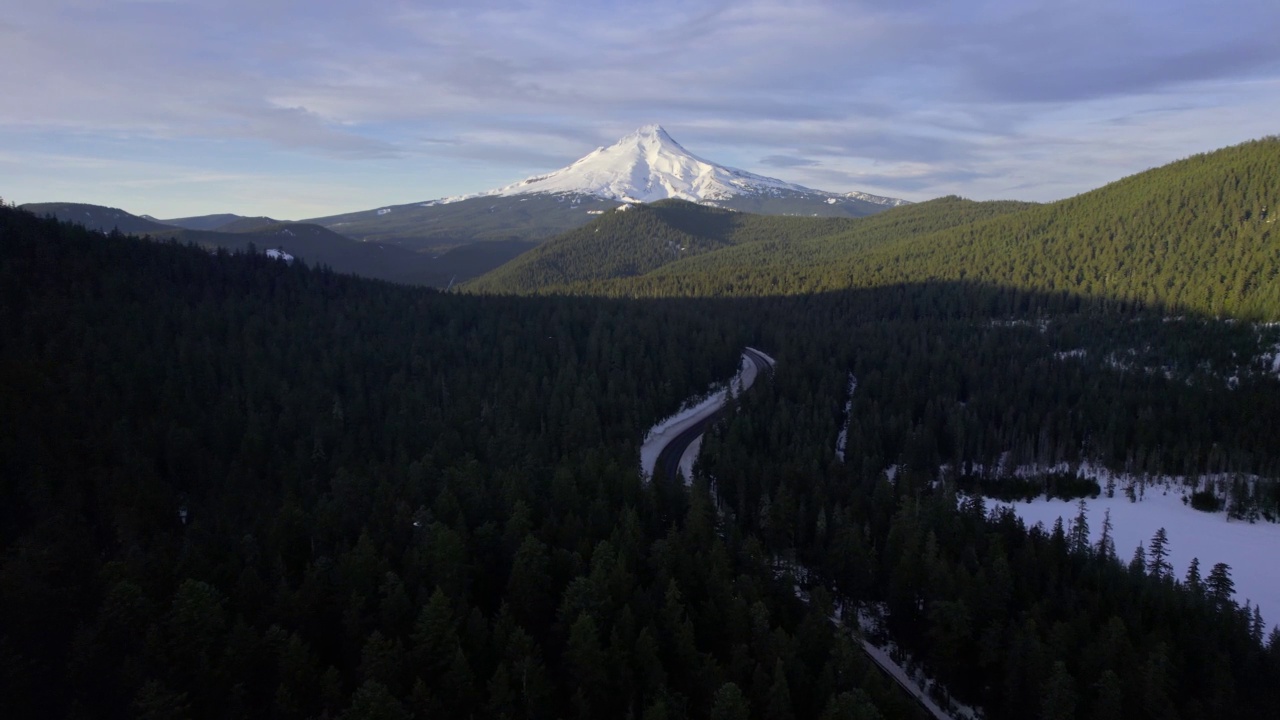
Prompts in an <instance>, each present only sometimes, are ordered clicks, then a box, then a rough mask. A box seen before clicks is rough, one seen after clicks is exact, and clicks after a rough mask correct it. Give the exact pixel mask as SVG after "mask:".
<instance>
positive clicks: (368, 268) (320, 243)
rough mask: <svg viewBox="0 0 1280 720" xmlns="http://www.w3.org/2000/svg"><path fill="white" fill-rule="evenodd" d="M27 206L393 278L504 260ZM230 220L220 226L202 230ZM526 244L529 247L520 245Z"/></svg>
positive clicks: (282, 225)
mask: <svg viewBox="0 0 1280 720" xmlns="http://www.w3.org/2000/svg"><path fill="white" fill-rule="evenodd" d="M22 207H23V209H25V210H28V211H30V212H32V213H34V214H36V215H42V216H43V215H48V216H52V217H55V218H57V219H59V220H63V221H66V222H70V223H75V224H77V225H81V226H83V227H85V228H86V229H89V230H96V231H98V232H103V233H107V232H111V231H113V230H119V231H120V232H122V233H125V234H127V235H141V236H146V237H150V238H152V239H155V240H160V241H166V240H175V241H177V242H182V243H194V244H196V245H200V246H201V247H205V248H226V249H228V250H244V249H247V248H248V247H249V246H250V245H253V246H255V247H256V248H257V250H258V251H259V252H263V251H275V253H276V254H277V255H287V256H289V257H290V258H292V257H298V258H302V259H303V260H305V261H306V262H308V263H310V264H321V265H327V266H329V267H330V268H332V269H334V270H335V271H337V272H343V273H352V274H355V275H361V276H363V277H368V278H373V279H377V280H388V281H391V282H398V283H406V284H414V285H435V286H441V287H443V286H445V285H448V284H449V283H451V282H453V281H454V280H455V279H456V278H458V277H459V276H462V277H472V276H474V275H477V274H479V273H481V272H483V271H484V270H486V269H488V268H491V267H494V266H495V265H499V264H501V260H505V259H506V258H505V256H503V257H502V258H501V259H500V260H498V261H495V260H494V259H493V258H492V257H491V256H489V255H485V254H479V255H476V254H474V253H473V254H458V255H454V254H450V253H446V254H444V255H441V256H437V257H433V256H430V255H425V254H422V253H415V252H412V251H410V250H408V249H406V248H402V247H398V246H395V245H389V244H385V243H378V242H368V243H361V242H356V241H354V240H352V239H351V238H348V237H345V236H343V235H340V234H338V233H336V232H333V231H332V230H329V229H327V228H323V227H321V226H319V225H316V224H313V223H291V222H282V221H279V220H273V219H271V218H266V217H257V218H249V217H242V216H238V215H228V216H216V215H215V216H202V217H198V218H187V219H185V220H188V221H192V222H188V224H189V225H193V226H194V227H179V226H176V225H167V224H164V223H162V222H159V221H156V220H149V219H146V218H143V217H139V216H137V215H133V214H130V213H128V212H126V211H124V210H121V209H119V208H109V207H103V206H100V205H87V204H84V203H32V204H28V205H23V206H22ZM225 218H230V221H229V222H227V223H225V224H222V225H217V227H218V228H219V229H217V230H206V229H201V228H202V227H203V226H208V225H216V221H217V220H220V219H225ZM521 249H526V248H523V247H522V248H521Z"/></svg>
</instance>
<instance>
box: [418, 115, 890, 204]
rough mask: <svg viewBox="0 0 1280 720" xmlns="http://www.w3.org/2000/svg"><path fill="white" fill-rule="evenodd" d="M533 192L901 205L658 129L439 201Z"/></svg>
mask: <svg viewBox="0 0 1280 720" xmlns="http://www.w3.org/2000/svg"><path fill="white" fill-rule="evenodd" d="M533 193H547V194H575V195H589V196H592V197H596V198H600V199H605V200H614V201H617V202H625V203H644V202H653V201H655V200H663V199H666V198H678V199H681V200H689V201H691V202H700V203H710V204H721V203H723V202H725V201H730V200H732V199H733V198H737V197H739V196H744V195H746V196H772V197H780V196H814V195H820V196H823V197H825V198H830V200H829V201H828V204H831V203H833V202H839V201H840V199H842V198H849V199H853V200H859V201H862V202H866V203H871V204H874V205H882V206H884V207H896V206H898V205H901V204H904V203H905V202H906V201H904V200H897V199H894V198H885V197H879V196H876V195H869V194H866V193H860V192H853V193H847V194H841V193H828V192H823V191H820V190H812V189H810V188H807V187H804V186H801V185H795V184H793V183H789V182H785V181H783V180H778V179H776V178H771V177H765V176H763V175H756V174H754V173H749V172H746V171H744V170H736V169H734V168H730V167H725V166H723V165H717V164H716V163H713V162H710V161H707V160H704V159H702V158H700V157H698V156H697V155H694V154H693V153H691V152H689V151H688V150H686V149H684V147H683V146H681V145H680V143H678V142H676V141H675V140H674V139H672V137H671V136H670V135H668V134H667V131H666V130H664V129H662V127H661V126H660V125H646V126H644V127H642V128H640V129H638V130H636V131H635V132H633V133H631V134H629V135H627V136H625V137H623V138H622V139H621V140H619V141H618V142H616V143H614V144H613V145H610V146H609V147H601V148H597V149H596V150H594V151H592V152H591V153H589V154H588V155H586V156H585V157H583V158H581V159H580V160H578V161H576V162H574V163H573V164H572V165H569V166H568V167H565V168H562V169H560V170H556V171H555V172H552V173H548V174H546V175H536V176H534V177H530V178H526V179H524V180H521V181H520V182H517V183H513V184H511V185H507V186H504V187H500V188H497V189H495V190H489V191H487V192H482V193H477V194H474V195H461V196H457V197H449V198H443V199H441V200H438V201H436V203H438V204H447V203H452V202H459V201H462V200H469V199H473V198H484V197H513V196H517V195H529V194H533Z"/></svg>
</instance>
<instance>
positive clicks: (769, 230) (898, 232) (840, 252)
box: [467, 197, 1031, 295]
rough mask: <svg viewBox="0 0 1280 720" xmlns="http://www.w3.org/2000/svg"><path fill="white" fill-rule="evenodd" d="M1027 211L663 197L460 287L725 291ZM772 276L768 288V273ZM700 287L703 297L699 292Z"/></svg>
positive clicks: (963, 203) (942, 202) (794, 287)
mask: <svg viewBox="0 0 1280 720" xmlns="http://www.w3.org/2000/svg"><path fill="white" fill-rule="evenodd" d="M1027 207H1031V205H1030V204H1028V203H1012V202H1002V203H1001V202H997V203H976V202H972V201H968V200H961V199H960V198H955V197H949V198H942V199H939V200H933V201H930V202H926V203H919V204H913V205H905V206H902V207H899V208H894V209H892V210H886V211H884V212H881V213H879V214H877V215H873V216H871V217H865V218H858V219H849V218H806V217H787V216H765V215H753V214H749V213H741V212H730V211H726V210H720V209H716V208H709V207H705V206H702V205H696V204H693V203H688V202H684V201H681V200H663V201H661V202H657V203H652V204H650V205H640V206H634V207H632V208H629V209H627V210H626V211H614V212H612V213H609V214H608V215H606V216H604V217H602V218H601V219H600V220H598V221H596V222H594V223H592V224H590V225H588V226H586V227H584V228H581V229H579V230H575V231H572V232H569V233H565V234H564V235H561V236H560V237H557V238H555V239H553V240H550V241H548V242H547V243H545V244H543V245H542V246H541V247H539V248H537V249H536V250H534V251H532V252H530V253H528V254H527V255H524V256H522V257H519V258H517V259H516V260H514V261H513V262H511V263H509V264H508V265H506V266H503V267H501V268H499V269H498V270H496V271H494V272H492V273H489V274H488V275H486V276H484V277H482V278H480V279H479V280H477V281H474V282H472V283H470V284H469V285H468V286H467V287H468V288H470V289H474V290H476V291H480V292H518V293H529V292H546V291H552V292H556V291H561V292H562V291H566V290H577V291H583V292H591V291H594V290H601V289H604V291H605V292H608V290H607V288H609V287H610V285H609V284H608V283H601V282H600V281H608V280H616V279H622V278H632V277H636V276H643V280H642V282H643V281H647V279H648V278H649V277H651V276H652V277H663V278H665V277H668V276H669V275H670V276H674V277H676V278H678V280H677V281H675V282H676V283H678V285H677V287H676V292H674V293H673V294H682V295H699V294H724V293H723V292H716V291H715V290H716V288H715V287H714V285H715V284H717V283H719V282H721V281H722V280H723V279H724V278H726V277H732V278H741V277H745V276H749V275H750V274H751V273H752V272H754V271H757V270H759V271H761V272H762V273H763V274H769V273H770V268H771V266H773V265H776V264H777V263H778V262H779V260H780V259H785V262H786V263H788V264H789V265H792V266H796V267H800V266H827V265H830V264H832V263H839V262H842V261H844V260H846V259H847V258H849V257H852V256H854V255H856V254H858V253H860V252H864V251H866V250H868V249H870V248H872V247H876V246H878V245H882V244H885V243H888V242H893V241H896V240H901V239H902V238H904V237H909V236H912V235H918V234H921V233H926V232H931V231H936V230H939V229H942V228H947V227H952V226H955V225H959V224H965V223H969V222H973V221H975V220H978V219H983V218H989V217H994V216H996V215H1000V214H1004V213H1009V212H1014V211H1017V210H1022V209H1025V208H1027ZM771 277H772V280H771V281H770V282H771V287H773V288H774V289H775V290H776V287H777V283H776V271H773V272H772V275H771ZM686 279H687V280H689V281H690V283H689V286H688V288H686V287H685V283H684V282H683V281H684V280H686ZM700 287H701V288H704V289H706V290H707V291H704V292H699V288H700ZM787 287H789V288H791V292H802V291H805V290H811V289H814V288H813V287H809V286H806V285H805V284H804V283H803V282H789V283H787ZM757 294H770V293H769V292H761V293H757ZM775 294H776V293H775Z"/></svg>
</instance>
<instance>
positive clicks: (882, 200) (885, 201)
mask: <svg viewBox="0 0 1280 720" xmlns="http://www.w3.org/2000/svg"><path fill="white" fill-rule="evenodd" d="M843 197H847V198H851V199H853V200H862V201H863V202H869V203H875V204H876V205H884V206H885V207H898V206H901V205H910V204H911V201H910V200H901V199H899V198H891V197H884V196H883V195H872V194H871V193H864V192H858V191H857V190H854V191H853V192H847V193H844V194H843Z"/></svg>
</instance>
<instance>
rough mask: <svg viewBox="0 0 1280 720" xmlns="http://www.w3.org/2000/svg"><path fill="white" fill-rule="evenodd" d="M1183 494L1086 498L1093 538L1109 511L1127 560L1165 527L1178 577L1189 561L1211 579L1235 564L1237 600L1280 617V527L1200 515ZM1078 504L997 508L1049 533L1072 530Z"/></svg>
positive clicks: (1160, 490)
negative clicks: (1056, 528)
mask: <svg viewBox="0 0 1280 720" xmlns="http://www.w3.org/2000/svg"><path fill="white" fill-rule="evenodd" d="M1184 494H1187V495H1189V494H1190V490H1189V489H1186V488H1183V487H1180V486H1177V485H1174V486H1163V485H1147V486H1146V488H1145V490H1144V492H1143V494H1142V498H1141V499H1139V500H1137V501H1131V500H1129V499H1128V497H1126V496H1125V493H1123V492H1118V493H1116V495H1115V497H1111V498H1109V497H1106V495H1101V496H1099V497H1097V498H1094V499H1092V500H1090V499H1087V498H1086V499H1085V508H1086V513H1087V518H1088V523H1089V535H1090V539H1091V541H1092V542H1093V543H1094V544H1095V545H1096V544H1097V542H1098V539H1099V538H1100V537H1101V536H1102V524H1103V516H1104V514H1105V513H1106V512H1107V511H1108V510H1109V511H1110V512H1111V524H1112V529H1111V534H1112V537H1113V538H1114V539H1115V546H1116V554H1117V556H1119V558H1120V559H1121V560H1122V561H1125V562H1128V560H1129V558H1131V557H1132V556H1133V551H1134V549H1135V548H1137V547H1138V545H1139V544H1140V543H1141V544H1142V545H1143V547H1144V548H1145V547H1146V546H1147V545H1149V544H1150V543H1151V537H1152V536H1153V535H1155V534H1156V530H1159V529H1160V528H1164V529H1165V530H1166V532H1168V534H1169V545H1168V548H1169V558H1168V560H1169V563H1170V564H1171V565H1172V566H1173V573H1174V576H1175V577H1176V578H1178V579H1179V580H1181V579H1183V578H1184V577H1185V576H1186V572H1187V566H1188V565H1190V563H1191V558H1199V559H1200V572H1201V574H1202V575H1207V574H1208V572H1209V570H1210V569H1211V568H1212V567H1213V565H1214V564H1215V563H1220V562H1224V563H1226V564H1228V565H1230V566H1231V579H1232V580H1234V581H1235V585H1236V595H1235V597H1236V601H1237V602H1239V603H1240V604H1241V605H1242V606H1243V605H1244V603H1245V601H1246V600H1248V601H1251V602H1252V603H1253V604H1254V605H1259V606H1261V608H1262V611H1263V614H1264V616H1266V614H1267V613H1270V614H1271V617H1276V616H1277V612H1278V611H1280V572H1276V558H1277V557H1280V524H1276V523H1268V522H1260V523H1249V522H1246V521H1243V520H1230V519H1228V516H1227V514H1226V513H1225V512H1218V513H1208V512H1201V511H1199V510H1195V509H1193V508H1192V507H1191V506H1190V505H1189V504H1185V503H1184V502H1183V498H1184ZM1077 502H1078V501H1076V500H1071V501H1066V500H1047V499H1044V498H1040V499H1037V500H1033V501H1031V502H1012V503H996V504H995V507H1010V508H1013V511H1014V512H1015V513H1017V514H1018V517H1020V518H1022V520H1023V521H1024V522H1025V523H1027V525H1028V526H1032V525H1035V524H1036V523H1042V524H1043V525H1044V526H1045V528H1046V529H1051V528H1052V527H1053V524H1054V521H1056V520H1057V519H1058V518H1062V523H1063V526H1064V527H1070V525H1071V522H1072V521H1073V520H1074V519H1075V517H1076V513H1077Z"/></svg>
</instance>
